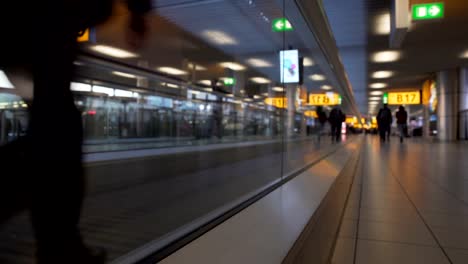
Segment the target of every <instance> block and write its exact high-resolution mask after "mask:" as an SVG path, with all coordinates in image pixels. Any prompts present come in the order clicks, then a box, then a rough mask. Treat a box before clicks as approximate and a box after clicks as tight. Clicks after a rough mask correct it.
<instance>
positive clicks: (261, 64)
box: [247, 58, 273, 68]
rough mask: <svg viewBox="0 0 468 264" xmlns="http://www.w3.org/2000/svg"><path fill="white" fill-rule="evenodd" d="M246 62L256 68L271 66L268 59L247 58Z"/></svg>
mask: <svg viewBox="0 0 468 264" xmlns="http://www.w3.org/2000/svg"><path fill="white" fill-rule="evenodd" d="M247 63H248V64H250V65H252V66H254V67H257V68H265V67H272V66H273V65H272V64H271V63H270V62H269V61H266V60H262V59H257V58H251V59H248V60H247Z"/></svg>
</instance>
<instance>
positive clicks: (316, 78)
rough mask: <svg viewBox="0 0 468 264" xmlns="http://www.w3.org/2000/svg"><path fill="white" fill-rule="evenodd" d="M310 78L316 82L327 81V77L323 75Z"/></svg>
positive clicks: (314, 75)
mask: <svg viewBox="0 0 468 264" xmlns="http://www.w3.org/2000/svg"><path fill="white" fill-rule="evenodd" d="M309 78H310V79H312V80H314V81H323V80H325V76H323V75H322V74H312V75H311V76H309Z"/></svg>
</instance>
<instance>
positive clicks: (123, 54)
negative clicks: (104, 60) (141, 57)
mask: <svg viewBox="0 0 468 264" xmlns="http://www.w3.org/2000/svg"><path fill="white" fill-rule="evenodd" d="M91 50H94V51H96V52H99V53H101V54H104V55H108V56H111V57H115V58H120V59H128V58H136V57H138V54H136V53H133V52H129V51H126V50H123V49H119V48H115V47H111V46H107V45H95V46H92V47H91Z"/></svg>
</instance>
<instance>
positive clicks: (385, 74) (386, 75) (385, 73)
mask: <svg viewBox="0 0 468 264" xmlns="http://www.w3.org/2000/svg"><path fill="white" fill-rule="evenodd" d="M393 74H394V73H393V72H392V71H376V72H374V73H373V74H372V78H374V79H385V78H389V77H392V76H393Z"/></svg>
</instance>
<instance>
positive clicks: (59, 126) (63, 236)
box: [0, 0, 151, 264]
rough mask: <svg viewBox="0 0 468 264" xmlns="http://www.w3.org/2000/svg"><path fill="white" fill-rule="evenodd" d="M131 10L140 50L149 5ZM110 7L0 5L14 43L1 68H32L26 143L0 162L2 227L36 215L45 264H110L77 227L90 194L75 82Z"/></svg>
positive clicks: (54, 0)
mask: <svg viewBox="0 0 468 264" xmlns="http://www.w3.org/2000/svg"><path fill="white" fill-rule="evenodd" d="M127 5H128V8H129V10H130V11H131V15H130V18H129V29H130V30H129V31H128V32H127V37H128V38H129V39H128V41H129V44H130V45H132V46H133V47H136V46H138V45H139V44H140V43H141V41H142V39H143V35H144V33H145V30H146V27H145V19H144V14H145V13H146V12H147V11H149V10H150V8H151V2H150V1H149V0H127ZM112 6H113V1H112V0H82V1H73V0H45V1H1V3H0V30H1V32H2V34H5V35H4V36H8V37H7V38H8V40H6V41H2V42H1V43H0V68H5V69H6V68H12V67H13V68H22V69H26V70H27V71H28V72H29V73H30V74H31V75H32V80H33V82H34V98H33V102H32V107H31V115H30V125H29V130H28V132H27V135H26V137H24V138H21V139H19V140H17V141H14V142H13V143H11V144H9V145H7V146H5V147H4V148H1V149H0V158H1V160H2V163H4V162H5V163H4V164H7V165H8V166H6V167H7V168H6V169H5V170H3V172H2V180H3V182H2V187H3V188H2V190H1V191H0V192H1V195H2V196H1V197H0V203H1V208H2V212H1V214H0V217H1V218H0V223H4V222H5V221H6V220H7V219H8V218H9V217H11V216H12V215H14V214H15V213H17V212H19V211H21V210H23V209H26V208H28V209H29V210H30V214H31V221H32V225H33V228H34V234H35V237H36V241H37V247H36V248H37V253H36V254H37V263H39V264H55V263H57V264H58V263H60V264H64V263H67V264H70V263H72V264H75V263H76V264H78V263H80V264H81V263H86V264H94V263H104V261H105V252H104V251H102V250H101V251H96V250H92V249H90V248H88V247H86V246H85V245H84V243H83V239H82V237H81V234H80V231H79V228H78V223H79V219H80V213H81V207H82V202H83V197H84V189H85V188H84V186H85V180H84V175H83V167H82V163H81V156H82V153H81V145H82V139H83V131H82V122H81V113H80V112H79V111H78V109H77V108H76V107H75V104H74V99H73V94H72V92H71V91H70V82H71V80H72V78H73V74H74V65H73V62H74V60H75V57H76V54H77V43H76V37H77V35H78V32H80V31H82V30H84V29H86V28H89V27H92V26H95V25H97V24H100V23H102V22H104V21H105V20H107V19H108V17H109V16H110V15H111V12H112ZM12 17H15V20H11V18H12ZM15 22H16V23H15ZM18 171H21V172H22V173H21V175H18V173H17V172H18ZM4 183H5V184H4ZM4 189H5V190H4Z"/></svg>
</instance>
